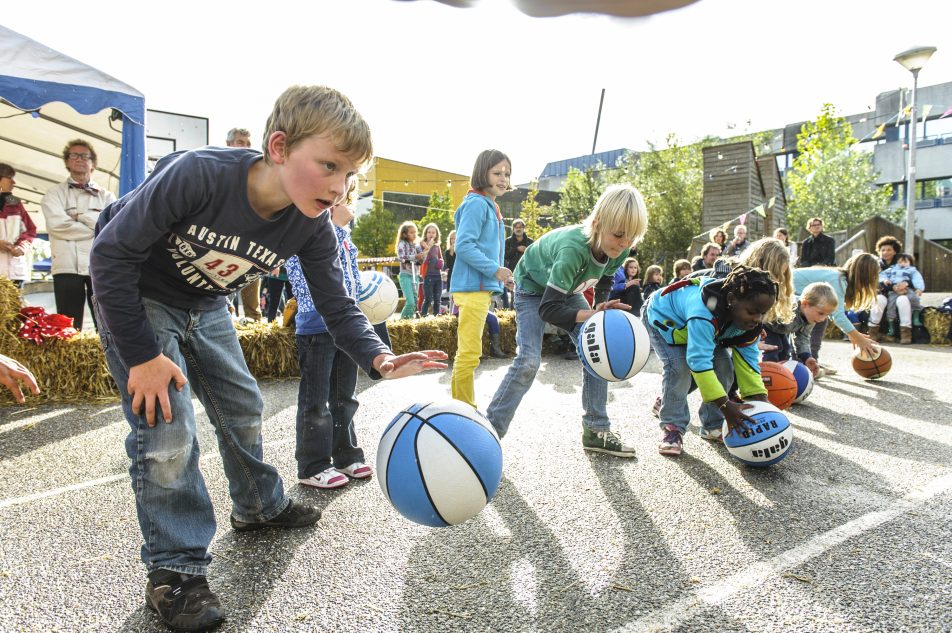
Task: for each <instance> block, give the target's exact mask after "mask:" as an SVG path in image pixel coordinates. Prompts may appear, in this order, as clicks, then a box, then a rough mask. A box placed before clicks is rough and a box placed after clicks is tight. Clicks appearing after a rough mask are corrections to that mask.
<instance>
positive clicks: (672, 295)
mask: <svg viewBox="0 0 952 633" xmlns="http://www.w3.org/2000/svg"><path fill="white" fill-rule="evenodd" d="M723 284H724V281H723V280H721V279H714V278H712V277H699V278H695V279H683V280H681V281H678V282H676V283H673V284H671V285H669V286H666V287H665V288H664V289H662V290H660V291H658V292H655V293H654V294H652V295H651V300H650V301H649V302H648V309H647V314H648V323H649V324H650V325H651V327H653V328H655V329H656V330H657V331H658V332H659V333H660V334H661V336H662V338H664V340H665V342H666V343H667V344H668V345H686V346H687V363H688V369H690V370H691V374H692V375H693V376H694V382H696V383H697V386H698V388H699V389H700V391H701V398H702V399H703V400H704V402H711V401H713V400H717V399H719V398H723V397H725V396H726V395H727V393H726V392H725V391H724V387H723V386H722V385H721V383H720V381H719V380H718V379H717V375H716V374H715V373H714V350H715V348H716V347H717V346H718V345H720V346H722V347H730V348H732V358H733V361H734V375H735V376H736V377H737V386H738V388H739V390H740V395H741V397H744V398H746V397H748V396H752V395H756V394H765V393H767V389H766V387H764V381H763V379H762V378H761V377H760V350H759V349H758V348H757V341H759V340H760V332H761V328H755V329H753V330H742V329H740V328H738V327H736V326H734V325H733V324H732V323H731V321H730V312H729V311H728V309H727V297H725V296H724V294H723V292H722V290H721V288H722V286H723Z"/></svg>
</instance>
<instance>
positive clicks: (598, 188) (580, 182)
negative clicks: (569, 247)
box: [553, 163, 614, 226]
mask: <svg viewBox="0 0 952 633" xmlns="http://www.w3.org/2000/svg"><path fill="white" fill-rule="evenodd" d="M611 171H614V170H611ZM611 171H609V170H606V169H605V168H604V167H603V166H602V165H601V163H599V165H598V167H596V168H594V169H588V170H586V171H584V172H583V171H581V170H579V169H577V168H575V167H573V168H572V169H570V170H569V174H568V176H567V177H566V179H565V182H564V183H563V184H562V188H561V189H560V193H561V194H562V195H561V197H560V198H559V201H558V203H557V204H556V206H555V213H554V214H553V215H554V218H553V219H554V220H555V224H556V225H557V226H567V225H569V224H578V223H580V222H581V221H582V220H584V219H585V218H587V217H588V214H589V213H591V212H592V209H594V208H595V202H596V201H597V200H598V196H600V195H602V191H604V190H605V187H606V186H607V185H608V182H607V180H608V179H607V178H606V174H609V173H611Z"/></svg>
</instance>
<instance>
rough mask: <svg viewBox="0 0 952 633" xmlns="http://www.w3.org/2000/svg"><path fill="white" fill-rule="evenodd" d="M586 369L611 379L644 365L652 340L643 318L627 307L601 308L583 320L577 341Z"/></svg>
mask: <svg viewBox="0 0 952 633" xmlns="http://www.w3.org/2000/svg"><path fill="white" fill-rule="evenodd" d="M575 347H576V349H577V350H578V355H579V358H581V359H582V365H583V366H584V367H585V371H587V372H588V373H590V374H592V375H593V376H596V377H598V378H602V379H604V380H608V381H611V382H619V381H622V380H628V379H629V378H631V377H632V376H634V375H635V374H637V373H638V372H639V371H641V370H642V369H644V367H645V364H646V363H647V362H648V353H649V352H650V351H651V343H650V342H649V341H648V331H647V330H646V329H645V326H644V325H643V324H642V322H641V319H639V318H638V317H636V316H635V315H633V314H632V313H630V312H628V311H627V310H599V311H598V312H596V313H595V314H593V315H592V316H590V317H589V318H588V320H586V321H585V323H583V324H582V329H581V331H580V332H579V335H578V341H577V344H576V346H575Z"/></svg>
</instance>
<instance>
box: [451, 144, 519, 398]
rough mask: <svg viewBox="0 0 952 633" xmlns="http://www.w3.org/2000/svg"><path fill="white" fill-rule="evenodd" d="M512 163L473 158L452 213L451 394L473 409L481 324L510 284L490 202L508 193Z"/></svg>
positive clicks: (498, 216)
mask: <svg viewBox="0 0 952 633" xmlns="http://www.w3.org/2000/svg"><path fill="white" fill-rule="evenodd" d="M511 174H512V162H511V161H510V160H509V157H508V156H506V155H505V154H503V153H502V152H500V151H499V150H496V149H487V150H484V151H483V152H481V153H480V154H479V156H478V157H477V158H476V165H475V166H474V167H473V176H472V178H471V179H470V186H471V187H472V189H470V191H469V193H468V194H466V197H465V198H464V199H463V203H462V204H460V205H459V208H457V209H456V214H455V215H454V216H453V221H454V222H455V223H456V261H455V263H454V265H453V279H452V281H451V282H450V292H452V293H453V301H454V303H455V304H456V305H457V306H458V307H459V323H458V325H457V329H456V341H457V347H456V360H455V361H454V363H453V381H452V387H451V388H452V394H453V398H454V399H456V400H461V401H462V402H465V403H467V404H469V405H470V406H472V407H473V408H475V407H476V393H475V392H476V390H475V380H474V375H475V373H476V368H477V367H479V357H480V355H481V354H482V350H483V324H484V323H485V322H486V314H487V313H488V312H489V303H490V301H491V300H492V295H493V294H500V293H502V287H503V286H502V285H503V284H504V283H507V282H508V281H509V280H510V279H512V271H510V270H509V269H508V268H506V267H505V266H503V255H504V253H505V240H506V231H505V228H504V227H503V222H502V213H501V212H500V211H499V205H498V204H496V198H497V197H498V196H501V195H502V194H504V193H506V192H507V191H509V177H510V175H511Z"/></svg>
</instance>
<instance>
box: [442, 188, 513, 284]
mask: <svg viewBox="0 0 952 633" xmlns="http://www.w3.org/2000/svg"><path fill="white" fill-rule="evenodd" d="M453 221H454V222H455V223H456V262H455V263H454V264H453V278H452V279H451V280H450V292H481V291H489V292H492V293H495V294H499V293H501V292H502V284H501V283H500V282H499V281H497V280H496V271H497V270H499V268H500V267H501V266H502V262H503V256H504V255H505V250H506V249H505V242H506V231H505V228H504V227H503V223H502V214H501V213H500V212H499V207H498V206H497V205H496V203H495V201H493V199H492V198H490V197H489V196H484V195H482V194H481V193H477V192H475V191H470V192H469V193H468V194H466V197H465V198H463V203H462V204H460V205H459V208H457V209H456V213H455V215H454V216H453Z"/></svg>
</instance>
